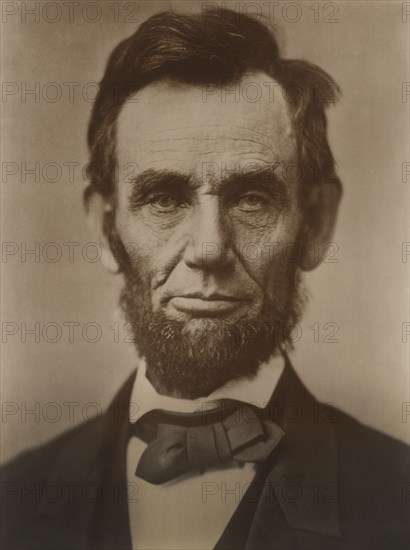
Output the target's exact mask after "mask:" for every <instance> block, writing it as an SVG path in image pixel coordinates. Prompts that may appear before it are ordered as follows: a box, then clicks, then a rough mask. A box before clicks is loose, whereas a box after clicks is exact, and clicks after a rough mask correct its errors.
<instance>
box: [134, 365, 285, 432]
mask: <svg viewBox="0 0 410 550" xmlns="http://www.w3.org/2000/svg"><path fill="white" fill-rule="evenodd" d="M284 366H285V360H284V358H283V356H282V355H277V356H274V357H271V358H270V359H269V360H268V361H266V362H265V363H262V365H261V366H260V367H259V370H258V373H257V375H256V376H255V378H252V379H251V380H249V379H247V378H245V379H241V380H233V381H230V382H227V383H226V384H224V385H223V386H221V387H220V388H217V389H216V390H215V391H214V392H212V393H211V394H210V395H208V396H206V397H199V398H197V399H179V398H176V397H169V396H167V395H161V394H159V393H158V392H157V391H156V389H155V388H154V387H153V385H152V384H151V382H150V381H149V380H148V378H147V377H146V363H145V361H144V360H142V359H141V361H140V363H139V365H138V372H137V376H136V379H135V382H134V387H133V389H132V393H131V405H130V422H131V423H135V422H137V420H139V419H140V418H141V417H142V416H143V415H144V414H145V413H147V412H149V411H152V410H154V409H163V410H166V411H173V412H182V413H192V412H195V411H200V410H204V409H210V408H212V406H215V405H213V403H214V402H215V401H216V400H218V399H234V400H237V401H242V402H244V403H250V404H253V405H255V406H257V407H259V408H264V407H265V406H266V405H267V403H268V401H269V399H270V398H271V397H272V393H273V390H274V389H275V387H276V385H277V383H278V381H279V378H280V376H281V374H282V372H283V369H284Z"/></svg>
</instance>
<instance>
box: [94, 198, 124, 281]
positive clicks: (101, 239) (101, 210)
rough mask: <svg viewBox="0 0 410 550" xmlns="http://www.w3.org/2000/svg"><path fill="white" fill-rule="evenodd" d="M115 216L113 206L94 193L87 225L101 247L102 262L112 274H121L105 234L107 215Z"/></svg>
mask: <svg viewBox="0 0 410 550" xmlns="http://www.w3.org/2000/svg"><path fill="white" fill-rule="evenodd" d="M110 213H111V215H112V214H113V207H112V205H111V204H110V203H109V202H108V201H107V200H106V199H105V198H104V197H103V196H102V195H101V194H100V193H94V194H93V195H92V196H91V197H90V198H89V199H88V204H87V223H88V227H89V228H90V230H91V233H92V235H93V237H94V239H95V242H97V243H98V244H99V245H100V246H101V261H102V263H103V266H104V267H105V269H106V270H107V271H109V272H110V273H119V266H118V263H117V261H116V259H115V258H114V255H113V253H112V252H111V248H110V244H109V241H108V237H107V235H106V232H105V227H106V218H107V215H110Z"/></svg>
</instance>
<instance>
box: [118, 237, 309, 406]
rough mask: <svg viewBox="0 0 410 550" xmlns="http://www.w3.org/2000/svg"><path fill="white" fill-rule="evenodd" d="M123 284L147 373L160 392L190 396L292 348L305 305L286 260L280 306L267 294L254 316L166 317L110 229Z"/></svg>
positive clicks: (249, 372) (251, 372)
mask: <svg viewBox="0 0 410 550" xmlns="http://www.w3.org/2000/svg"><path fill="white" fill-rule="evenodd" d="M110 244H111V248H112V250H113V251H115V254H116V259H117V261H118V264H119V267H120V270H121V272H122V273H123V274H124V279H125V286H124V288H123V290H122V292H121V298H120V305H121V309H122V311H123V313H124V315H125V317H126V320H127V321H128V322H129V324H130V326H131V327H132V332H133V336H134V339H133V341H134V342H135V343H136V348H137V352H138V354H139V355H140V356H141V357H143V358H144V359H145V361H146V365H147V376H148V378H149V379H150V381H151V383H153V385H154V386H155V387H157V389H159V388H160V389H159V391H160V392H161V393H167V394H168V395H175V396H178V397H183V398H189V399H195V398H197V397H202V396H206V395H209V394H210V393H211V392H212V391H214V390H215V389H217V388H219V387H220V386H222V385H224V384H225V383H226V382H228V381H231V380H239V379H243V378H248V379H251V378H253V377H255V376H256V374H257V372H258V369H259V366H260V365H261V364H262V363H263V362H265V361H266V360H268V359H269V358H270V357H272V356H274V355H275V354H279V353H281V352H282V351H283V350H286V349H292V347H293V346H292V336H293V331H292V328H295V327H296V326H297V323H298V321H299V319H300V317H301V314H302V310H303V306H304V304H305V301H306V299H305V293H304V292H303V289H302V284H301V278H300V271H299V269H298V268H297V267H295V265H294V264H289V267H290V269H289V271H291V272H290V273H289V277H288V279H287V281H286V288H283V289H278V294H279V295H280V296H283V293H284V292H286V293H287V299H286V300H285V301H284V303H285V305H283V306H278V305H276V304H275V302H274V301H273V300H272V299H270V298H269V297H268V296H267V295H265V297H264V301H263V307H262V311H261V312H260V314H259V315H258V318H257V319H255V318H252V317H250V316H248V315H247V314H245V315H244V316H243V317H242V318H240V319H239V320H236V321H235V322H229V321H223V320H220V319H215V318H193V319H191V320H188V321H181V320H175V319H170V318H169V317H168V316H167V315H166V314H165V313H164V312H162V311H153V309H152V305H151V304H152V302H151V293H150V288H149V286H148V285H147V284H146V283H145V284H144V282H143V280H142V278H141V274H140V272H139V270H138V267H137V266H136V265H135V262H134V263H132V262H131V260H130V258H129V256H128V254H127V252H126V250H125V247H124V245H123V244H122V242H121V240H120V239H119V237H118V236H117V235H116V232H115V231H114V234H113V233H111V239H110Z"/></svg>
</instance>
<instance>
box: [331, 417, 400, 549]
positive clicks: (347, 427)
mask: <svg viewBox="0 0 410 550" xmlns="http://www.w3.org/2000/svg"><path fill="white" fill-rule="evenodd" d="M336 418H337V420H338V421H337V422H334V423H333V429H334V432H335V435H336V441H337V449H338V456H337V461H338V499H339V508H340V513H341V518H342V519H343V520H344V525H345V526H346V528H347V530H348V531H350V530H351V532H352V533H356V534H357V533H362V536H363V539H364V540H366V537H371V540H372V541H373V543H374V547H375V548H376V547H379V546H377V545H378V544H379V545H380V544H381V545H382V546H383V544H384V545H385V547H386V548H407V545H408V542H409V538H408V537H409V533H408V530H409V517H410V516H409V513H410V510H409V504H410V447H409V446H408V445H406V444H405V443H403V442H401V441H398V440H397V439H394V438H393V437H390V436H389V435H387V434H385V433H382V432H380V431H378V430H376V429H373V428H370V427H368V426H365V425H364V424H362V423H361V422H359V421H358V420H356V419H354V418H352V417H351V416H350V415H348V414H346V413H342V412H340V413H339V414H338V415H337V416H336Z"/></svg>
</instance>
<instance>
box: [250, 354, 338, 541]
mask: <svg viewBox="0 0 410 550" xmlns="http://www.w3.org/2000/svg"><path fill="white" fill-rule="evenodd" d="M320 407H321V405H320V404H319V403H318V402H317V401H316V400H315V399H314V398H313V397H312V396H311V395H310V394H309V392H308V391H307V390H306V388H305V387H304V386H303V384H302V382H301V381H300V380H299V378H298V377H297V375H296V373H295V371H294V370H293V368H292V367H291V365H290V363H289V361H288V359H287V364H286V368H285V371H284V373H283V375H282V377H281V380H280V381H279V383H278V386H277V388H276V389H275V392H274V394H273V396H272V399H271V401H270V403H269V405H268V407H267V408H266V409H265V414H266V415H267V416H268V417H270V418H271V419H272V420H274V421H276V422H277V423H278V424H279V425H281V427H282V428H283V430H284V432H285V437H284V438H283V439H282V441H281V443H280V444H279V446H278V448H277V452H275V451H274V453H273V455H272V456H271V457H270V460H269V464H268V465H267V474H266V477H265V478H264V482H263V486H262V487H261V497H260V499H259V501H258V503H257V506H256V510H255V514H254V517H253V521H252V524H251V526H250V530H249V535H248V538H247V541H246V545H245V548H249V549H251V548H259V547H260V548H270V547H273V546H275V547H280V548H281V550H285V549H287V548H291V549H292V550H295V549H298V548H300V549H303V548H306V546H307V545H308V544H309V543H310V544H314V545H315V548H321V547H322V545H323V548H327V549H330V548H337V547H338V546H339V541H340V537H341V531H340V524H339V512H338V495H337V489H338V483H337V448H336V439H335V434H334V430H333V427H332V424H331V423H330V422H329V420H335V419H334V418H333V417H332V416H329V415H325V414H320V412H321V409H320Z"/></svg>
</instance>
